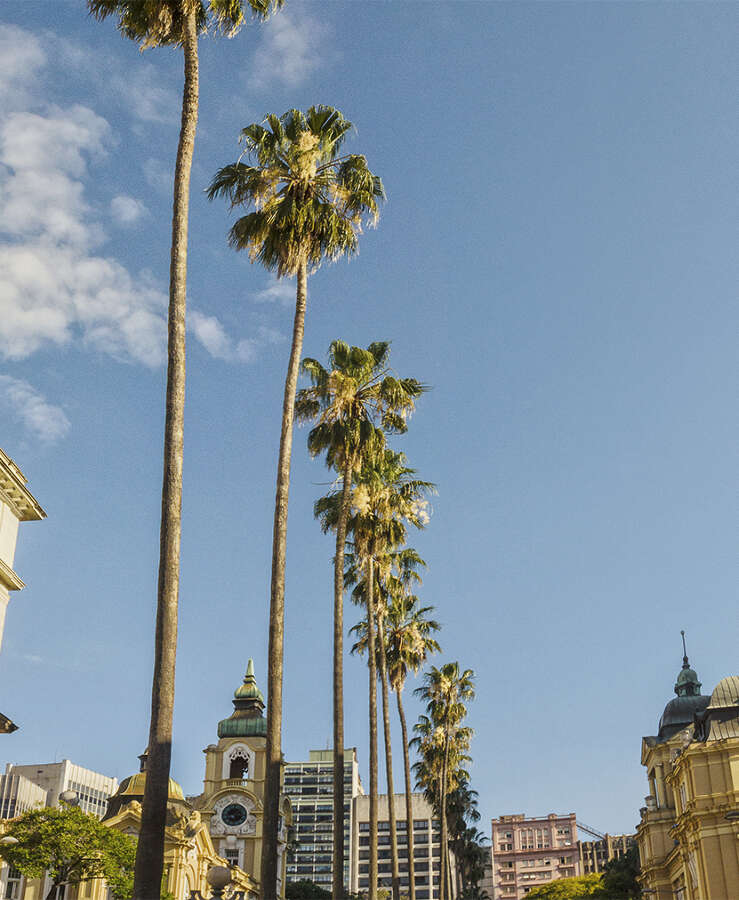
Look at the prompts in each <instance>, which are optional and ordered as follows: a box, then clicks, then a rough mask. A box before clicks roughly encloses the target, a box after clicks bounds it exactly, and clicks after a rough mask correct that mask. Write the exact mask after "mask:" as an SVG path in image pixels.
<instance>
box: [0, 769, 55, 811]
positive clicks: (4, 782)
mask: <svg viewBox="0 0 739 900" xmlns="http://www.w3.org/2000/svg"><path fill="white" fill-rule="evenodd" d="M46 797H47V791H46V789H45V788H42V787H39V786H38V785H37V784H35V783H34V782H33V781H31V780H30V778H24V777H23V775H11V774H5V775H0V819H12V818H14V816H21V815H23V813H24V812H28V810H29V809H38V808H39V807H41V806H46V805H47V804H46Z"/></svg>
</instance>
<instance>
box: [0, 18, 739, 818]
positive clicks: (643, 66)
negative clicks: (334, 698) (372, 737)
mask: <svg viewBox="0 0 739 900" xmlns="http://www.w3.org/2000/svg"><path fill="white" fill-rule="evenodd" d="M1 19H2V25H1V27H0V60H2V62H1V63H0V100H1V101H2V102H0V109H1V110H2V122H0V414H1V416H2V418H1V419H0V421H2V424H3V428H2V434H1V435H0V446H2V447H3V449H4V450H5V451H6V452H7V453H8V454H9V455H11V456H12V457H13V458H14V459H15V460H16V461H17V462H18V464H19V465H20V466H21V468H22V469H23V470H24V472H25V473H26V474H27V476H28V478H29V484H30V487H31V489H32V490H33V492H34V493H35V494H36V496H37V497H38V499H39V501H40V502H41V504H42V505H43V506H44V508H45V509H46V510H47V512H48V519H47V520H46V521H45V522H43V523H34V524H28V525H25V526H23V528H22V531H21V535H20V541H19V548H18V553H17V556H16V569H17V571H18V572H19V574H20V575H21V576H22V577H23V578H24V580H25V581H26V582H27V583H28V587H27V588H26V589H25V590H24V591H23V592H22V593H21V594H20V595H18V596H16V597H14V599H13V601H12V603H11V606H10V609H9V613H8V618H7V623H6V631H5V639H4V644H3V648H2V654H1V655H0V678H1V682H0V683H2V686H3V688H2V709H3V711H4V712H5V713H7V714H8V715H11V716H12V717H13V718H14V719H15V720H16V721H17V722H19V723H20V724H21V726H22V728H21V730H20V731H19V732H17V733H16V734H14V735H13V736H11V737H8V738H6V739H5V742H4V753H5V755H6V759H7V761H12V762H18V763H28V762H35V761H50V760H52V759H54V758H62V757H68V758H71V759H73V760H74V761H75V762H77V763H79V764H82V765H86V766H89V767H90V768H94V769H97V770H99V771H102V772H105V773H108V774H115V775H117V776H118V777H119V778H122V777H124V776H126V775H127V774H129V773H130V772H131V771H133V770H134V769H135V768H136V766H137V759H136V756H137V754H139V753H140V752H141V751H142V749H143V747H144V745H145V743H146V735H147V727H148V707H149V692H150V677H151V674H150V673H151V659H152V643H153V639H152V632H153V615H154V613H153V608H154V595H155V573H156V565H157V550H158V524H159V518H158V516H159V491H160V468H161V432H162V418H163V380H164V371H163V368H162V365H161V362H162V359H163V347H164V345H163V334H164V324H163V323H164V318H163V316H164V307H165V302H166V291H167V271H168V246H169V216H170V204H171V187H170V173H171V170H172V166H173V160H174V154H175V148H176V139H177V128H178V116H179V92H180V90H181V59H180V56H179V55H178V54H177V53H175V52H172V51H150V52H147V53H144V54H141V53H139V51H138V50H137V49H136V47H135V46H134V45H132V44H130V43H128V42H126V41H124V40H122V39H121V38H120V37H119V35H118V34H117V32H116V31H115V29H114V27H113V25H112V23H110V22H108V23H104V24H99V23H95V22H94V21H92V20H90V19H89V18H87V16H86V15H85V14H84V11H83V9H82V4H78V3H71V2H69V3H62V2H59V3H54V4H51V3H48V2H33V0H27V2H25V3H23V4H17V5H13V6H9V5H5V6H4V7H3V10H2V15H1ZM736 24H737V7H736V5H735V4H712V3H701V4H688V3H683V4H646V3H644V4H642V3H632V4H608V3H590V4H580V3H566V4H565V3H554V4H547V3H539V4H524V3H462V2H459V3H431V2H429V3H410V2H403V3H397V4H384V3H366V4H358V3H340V2H336V3H330V4H317V3H297V2H294V0H288V2H287V4H286V6H285V9H284V10H283V12H281V13H280V14H279V15H278V16H275V17H274V18H273V19H272V20H271V21H270V22H269V23H268V24H267V25H265V26H250V27H248V28H246V29H244V31H243V32H242V33H241V34H240V35H239V36H238V37H237V38H235V39H234V40H231V41H227V40H216V39H213V38H208V39H206V40H203V41H202V42H201V111H200V123H199V132H198V142H197V147H196V158H195V163H194V167H193V179H192V188H193V190H192V211H191V224H190V268H189V281H188V287H189V299H190V343H189V358H188V409H187V421H186V438H185V441H186V461H185V479H186V482H185V498H184V536H183V556H182V582H181V631H180V644H179V657H178V682H177V707H176V721H175V740H176V745H175V750H174V761H173V775H174V777H176V778H177V780H179V781H180V782H181V783H182V784H183V786H184V788H185V790H186V792H188V793H196V792H198V791H199V789H200V783H201V779H202V775H203V757H202V755H201V753H200V751H201V749H202V748H203V747H205V746H206V745H207V744H208V743H210V742H211V741H212V740H214V738H215V728H216V724H217V722H218V720H219V719H221V718H223V717H225V716H227V715H228V714H229V713H230V710H231V703H230V698H231V695H232V691H233V690H234V688H235V687H236V686H237V684H238V683H239V681H240V679H241V677H242V675H243V671H244V668H245V665H246V660H247V658H248V657H249V656H253V657H254V660H255V665H256V671H257V673H258V678H259V680H260V682H261V683H262V684H264V682H265V669H266V610H267V598H268V582H269V560H270V542H271V515H272V503H273V491H274V477H275V464H276V446H277V440H278V434H279V416H280V403H281V393H282V385H283V380H284V371H285V367H286V364H287V353H288V343H287V341H288V337H289V333H290V328H291V318H292V313H291V298H292V291H293V285H292V284H291V283H286V284H285V283H275V282H274V281H273V280H272V279H271V278H270V277H269V276H268V275H267V274H266V273H265V272H264V271H262V270H261V269H259V268H258V267H256V266H252V265H251V264H250V263H249V261H248V259H247V258H245V257H244V256H243V255H237V254H236V253H234V252H233V251H232V250H230V249H229V248H228V247H227V245H226V241H225V234H226V231H227V228H228V227H229V223H230V221H231V219H230V218H229V215H228V213H227V210H226V209H225V206H224V205H223V204H221V203H212V204H209V203H208V202H207V201H206V200H205V198H204V196H203V193H202V190H203V188H204V187H205V186H206V185H207V183H208V181H209V179H210V177H211V176H212V174H213V173H214V172H215V170H216V169H217V168H218V167H220V166H222V165H224V164H226V163H228V162H232V161H233V160H234V159H235V158H236V156H237V154H238V145H237V137H238V133H239V130H240V129H241V128H242V127H243V126H245V125H247V124H248V123H250V122H252V121H259V120H261V118H262V117H263V115H264V114H265V113H267V112H277V113H281V112H284V111H285V110H286V109H288V108H290V107H292V106H298V107H306V106H308V105H310V104H312V103H327V104H331V105H335V106H337V107H339V108H340V109H341V110H342V111H343V112H344V113H345V115H346V116H347V117H348V118H349V119H351V120H352V121H353V122H354V123H355V124H356V126H357V130H356V133H355V135H354V136H353V137H352V138H351V143H350V145H349V146H350V147H351V149H352V150H355V151H356V152H362V153H365V154H366V156H367V158H368V161H369V164H370V167H371V168H372V169H373V170H374V171H376V172H377V173H378V174H380V175H381V176H382V177H383V179H384V181H385V185H386V188H387V192H388V197H389V200H388V203H387V204H386V206H385V208H384V210H383V215H382V218H381V221H380V223H379V226H378V228H377V230H369V231H367V232H366V233H365V234H364V235H363V236H362V239H361V250H360V253H359V255H358V256H357V257H356V258H354V259H352V260H351V261H349V262H346V261H344V262H339V263H337V264H334V265H331V266H326V267H325V268H323V269H321V270H320V271H319V272H318V273H317V274H316V275H315V276H314V277H312V279H311V281H310V288H309V290H310V296H309V305H308V314H307V322H306V336H305V345H304V350H305V354H306V355H311V356H319V357H321V356H323V354H324V353H325V351H326V348H327V347H328V344H329V342H330V341H331V340H332V339H334V338H336V337H341V338H343V339H345V340H347V341H349V342H351V343H354V344H365V345H366V344H367V343H369V342H370V341H372V340H378V339H389V340H392V342H393V351H392V360H393V364H394V366H395V368H396V371H397V372H399V373H400V374H403V375H406V374H407V375H413V376H415V377H417V378H420V379H422V380H424V381H425V382H428V383H429V384H431V385H432V386H433V390H432V391H431V392H430V393H429V394H427V395H426V396H425V397H424V398H423V399H422V401H421V402H420V403H419V407H418V412H417V414H416V415H415V417H414V418H413V420H412V423H411V428H410V430H409V432H408V434H407V436H405V437H403V438H402V439H399V440H397V442H396V444H395V446H397V447H398V448H399V449H402V450H404V451H405V452H406V453H407V455H408V459H409V462H410V463H411V464H412V465H414V466H415V467H416V468H417V469H418V471H419V473H420V474H421V475H422V477H424V478H426V479H429V480H432V481H434V482H436V483H437V484H438V489H439V493H438V496H437V497H436V498H434V503H433V516H432V519H431V523H430V525H429V527H428V529H427V530H426V531H425V532H424V533H423V534H419V535H418V536H417V538H416V537H414V541H413V543H414V544H415V546H417V547H418V548H419V550H420V552H421V553H422V555H423V556H424V557H425V558H426V560H427V561H428V563H429V568H428V573H427V575H426V578H425V581H424V585H423V591H422V596H423V599H424V602H425V603H428V604H432V605H434V606H435V607H436V611H437V617H438V618H439V619H440V620H441V621H442V622H443V624H444V630H443V633H442V635H441V642H442V645H443V651H444V652H443V655H442V656H441V657H439V658H438V659H437V662H441V661H443V660H447V659H457V660H459V661H460V664H461V665H463V666H465V667H470V668H473V669H474V670H475V672H476V674H477V688H478V698H477V700H476V702H475V703H474V705H473V706H472V707H471V710H470V724H471V725H472V727H474V729H475V732H476V737H475V740H474V744H473V750H472V752H473V756H474V758H475V763H474V767H473V770H472V774H473V782H474V786H475V788H476V789H477V790H478V791H479V793H480V806H481V811H482V813H483V817H484V818H483V822H482V823H481V824H482V825H483V827H484V828H485V830H486V831H488V824H487V821H486V820H488V819H489V817H490V816H497V815H500V814H504V813H511V812H519V811H521V812H523V811H525V812H527V813H529V814H536V815H541V814H546V813H548V812H550V811H556V812H570V811H575V812H577V814H578V817H580V818H581V819H582V821H584V822H587V823H589V824H591V825H594V826H595V827H597V828H599V829H600V830H602V831H605V830H608V831H611V832H612V833H613V832H619V831H629V830H631V829H632V828H633V827H634V825H635V823H636V822H637V820H638V809H639V807H640V805H641V804H642V802H643V800H642V797H643V795H644V793H645V789H646V781H645V779H644V777H643V773H642V770H641V767H640V765H639V746H640V738H641V736H642V735H643V734H652V733H654V732H655V729H656V725H657V720H658V718H659V714H660V712H661V709H662V707H663V706H664V704H665V703H666V702H667V700H668V699H670V697H671V696H672V686H673V684H674V679H675V676H676V675H677V672H678V671H679V667H680V662H681V655H682V649H681V644H680V634H679V632H680V629H681V628H685V629H686V631H687V634H688V648H689V652H690V656H691V661H692V662H693V664H694V665H695V667H696V669H697V671H698V674H699V676H700V677H701V679H702V681H703V684H704V689H708V690H710V689H711V688H712V687H713V685H715V684H716V682H717V681H718V680H719V679H720V678H721V677H723V676H725V675H727V674H730V673H732V672H734V673H735V672H736V644H737V624H736V623H737V616H736V603H735V591H736V583H737V565H736V549H735V535H736V525H737V522H736V476H735V472H736V448H737V438H738V435H737V424H736V423H737V420H736V415H735V408H736V407H735V401H736V391H737V383H736V381H737V379H736V351H735V345H736V334H737V325H738V324H739V323H737V306H736V284H737V282H738V279H737V274H738V273H737V254H736V233H737V221H736V202H735V198H736V189H737V184H736V165H735V162H736V158H737V149H738V148H737V127H736V115H735V113H736V108H735V105H734V103H733V100H734V97H733V85H734V84H735V75H736V71H735V68H734V62H735V56H734V47H733V35H734V34H735V32H736ZM328 480H329V475H328V473H327V472H326V470H325V469H323V468H322V466H321V464H320V463H318V462H316V461H312V460H310V459H309V458H308V455H307V452H306V450H305V431H303V430H299V431H298V432H297V434H296V441H295V447H294V455H293V480H292V490H291V500H290V525H289V535H288V571H287V625H286V627H287V636H286V654H287V666H286V676H285V725H284V748H285V753H286V756H287V758H288V759H291V758H292V759H300V758H303V757H305V756H306V754H307V751H308V749H309V748H312V747H325V746H326V745H327V741H328V740H329V739H330V734H331V710H330V677H331V675H330V615H331V570H330V560H331V555H332V546H331V539H330V538H328V537H325V536H323V535H322V534H321V533H320V529H319V528H318V526H317V525H316V524H315V523H314V522H313V520H312V504H313V501H314V500H315V498H316V497H317V496H318V495H319V494H320V493H321V492H322V491H323V490H324V486H325V484H326V483H327V481H328ZM354 616H355V611H354V610H353V609H352V608H351V607H348V608H347V619H348V620H349V621H352V620H353V617H354ZM346 671H347V685H346V702H347V722H346V733H347V743H348V744H350V745H357V746H358V748H359V757H360V764H361V767H362V770H363V772H365V773H366V765H367V737H366V712H365V708H366V707H365V703H366V701H365V694H366V676H365V669H364V667H363V664H362V663H361V662H360V661H358V660H354V659H349V660H348V661H347V669H346ZM409 707H410V709H411V711H414V710H416V711H417V709H416V708H415V704H414V702H413V701H410V702H409ZM394 738H395V743H396V748H397V749H398V751H399V750H400V737H399V733H398V730H396V732H395V733H394ZM397 767H398V785H399V786H400V785H401V778H400V771H399V770H400V756H399V755H398V764H397Z"/></svg>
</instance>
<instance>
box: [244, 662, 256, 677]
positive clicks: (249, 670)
mask: <svg viewBox="0 0 739 900" xmlns="http://www.w3.org/2000/svg"><path fill="white" fill-rule="evenodd" d="M246 678H254V660H253V659H250V660H249V662H248V663H247V665H246V676H245V679H244V680H246Z"/></svg>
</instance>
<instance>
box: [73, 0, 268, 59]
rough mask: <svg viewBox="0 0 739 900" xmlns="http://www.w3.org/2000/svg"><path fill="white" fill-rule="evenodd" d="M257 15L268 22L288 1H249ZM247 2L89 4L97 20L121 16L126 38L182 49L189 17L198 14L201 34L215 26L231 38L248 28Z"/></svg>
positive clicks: (122, 0) (94, 0)
mask: <svg viewBox="0 0 739 900" xmlns="http://www.w3.org/2000/svg"><path fill="white" fill-rule="evenodd" d="M247 2H248V6H249V7H250V9H251V11H252V13H254V15H256V16H258V17H261V18H266V17H267V16H268V15H269V13H270V12H271V11H272V9H278V8H279V7H281V6H282V5H283V3H284V0H247ZM244 3H245V0H88V2H87V6H88V9H89V10H90V13H91V14H92V15H93V16H94V17H95V18H96V19H100V20H102V19H107V18H108V16H112V15H116V16H118V30H119V31H120V32H121V33H122V34H123V35H124V37H127V38H130V39H131V40H132V41H136V42H137V43H139V44H141V46H142V49H148V48H149V47H163V46H169V45H174V46H178V45H180V44H182V43H183V42H184V40H185V24H186V21H187V17H188V15H190V13H193V12H194V13H195V24H196V27H197V32H198V34H202V33H204V32H206V31H208V30H209V29H210V27H211V26H213V27H215V29H216V30H218V31H220V32H222V33H223V34H225V35H227V36H228V37H233V35H234V34H236V32H237V31H238V30H239V28H241V26H242V25H243V24H244V21H245V16H244Z"/></svg>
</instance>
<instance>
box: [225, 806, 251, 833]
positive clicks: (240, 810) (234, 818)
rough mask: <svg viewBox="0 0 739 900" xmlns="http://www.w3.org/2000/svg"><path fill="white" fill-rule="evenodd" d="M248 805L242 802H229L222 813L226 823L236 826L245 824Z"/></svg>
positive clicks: (232, 826)
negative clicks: (243, 804) (245, 805)
mask: <svg viewBox="0 0 739 900" xmlns="http://www.w3.org/2000/svg"><path fill="white" fill-rule="evenodd" d="M246 815H247V813H246V807H244V806H242V805H241V804H240V803H229V804H228V806H227V807H225V809H224V810H223V812H222V813H221V818H222V819H223V822H224V824H226V825H229V826H230V827H231V828H235V827H236V826H237V825H243V824H244V822H246Z"/></svg>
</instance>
